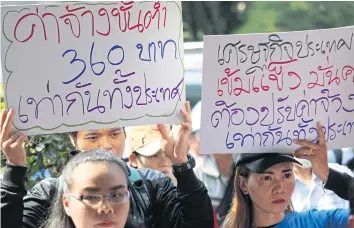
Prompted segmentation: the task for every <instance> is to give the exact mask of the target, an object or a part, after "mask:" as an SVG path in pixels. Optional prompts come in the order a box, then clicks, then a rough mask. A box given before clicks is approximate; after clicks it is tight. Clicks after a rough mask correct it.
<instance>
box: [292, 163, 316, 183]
mask: <svg viewBox="0 0 354 228" xmlns="http://www.w3.org/2000/svg"><path fill="white" fill-rule="evenodd" d="M294 173H295V174H296V176H297V177H298V178H299V179H300V181H301V182H302V183H304V184H306V185H307V186H308V187H311V183H312V169H311V168H300V167H297V168H294Z"/></svg>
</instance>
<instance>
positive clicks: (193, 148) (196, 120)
mask: <svg viewBox="0 0 354 228" xmlns="http://www.w3.org/2000/svg"><path fill="white" fill-rule="evenodd" d="M191 118H192V134H191V136H190V139H189V146H188V151H189V153H190V154H191V155H192V156H193V157H194V158H195V159H197V158H199V157H200V156H202V155H201V154H200V133H199V130H200V122H201V120H200V118H201V102H200V101H199V102H198V103H197V104H195V105H194V107H193V109H192V112H191Z"/></svg>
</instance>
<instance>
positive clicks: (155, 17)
mask: <svg viewBox="0 0 354 228" xmlns="http://www.w3.org/2000/svg"><path fill="white" fill-rule="evenodd" d="M144 4H151V3H149V2H147V3H145V2H144V3H142V2H141V3H135V2H132V1H130V2H121V6H115V5H104V6H102V7H99V8H98V9H95V11H96V12H93V11H94V8H92V7H89V6H88V4H86V3H79V4H75V5H76V6H72V5H66V6H65V10H64V13H62V14H60V15H58V14H59V13H57V12H59V11H58V10H57V7H56V8H51V7H50V8H49V7H48V9H47V8H46V9H45V10H43V11H44V12H40V9H39V7H36V9H35V12H28V13H26V14H24V15H23V16H21V17H20V18H19V19H18V20H17V22H16V24H15V27H14V30H13V36H14V38H15V40H16V41H17V42H21V43H25V42H28V41H29V40H31V39H32V38H33V37H34V33H35V32H38V33H42V34H43V39H44V40H45V41H47V40H48V36H47V27H51V26H53V24H52V22H53V20H54V21H55V25H56V31H57V42H58V43H60V41H61V31H62V30H63V29H67V28H65V26H69V28H70V31H71V33H72V35H73V37H75V38H80V37H81V35H82V34H81V27H82V22H83V20H85V18H87V17H89V19H90V27H91V34H90V35H91V36H95V35H96V34H97V35H99V36H109V35H110V34H111V32H112V31H113V30H118V32H127V31H138V32H139V33H143V32H145V31H148V30H149V29H151V28H154V29H157V30H160V29H161V28H165V27H166V23H167V7H162V6H161V3H160V2H155V3H154V4H151V5H152V6H151V9H148V8H144V9H139V8H138V7H139V5H140V6H143V5H144ZM78 5H82V6H78ZM117 5H119V3H117ZM53 9H55V11H51V10H53ZM145 9H146V10H145ZM133 10H134V12H133ZM134 14H137V16H136V17H135V15H134ZM48 16H50V17H48ZM50 18H52V20H50ZM99 18H102V19H104V20H105V21H106V22H105V23H106V26H104V27H102V25H101V24H100V28H97V26H95V25H96V24H97V20H98V19H99ZM132 18H134V19H132ZM135 18H136V19H135ZM29 20H30V22H28V21H29ZM133 20H134V21H133ZM86 21H87V19H86ZM28 24H30V26H31V27H30V29H28V28H26V26H28ZM95 27H96V30H95ZM24 31H26V32H24ZM27 31H29V32H27ZM23 33H25V35H21V36H22V37H19V34H23ZM85 35H86V34H85Z"/></svg>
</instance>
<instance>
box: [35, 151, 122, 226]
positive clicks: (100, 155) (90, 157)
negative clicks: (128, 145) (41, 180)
mask: <svg viewBox="0 0 354 228" xmlns="http://www.w3.org/2000/svg"><path fill="white" fill-rule="evenodd" d="M87 162H93V163H100V162H109V163H113V164H116V165H118V166H119V167H120V169H122V170H123V172H124V174H125V176H126V180H127V182H128V171H127V169H126V165H125V163H124V162H123V161H122V160H121V159H120V158H119V157H118V156H117V155H115V154H114V153H112V152H110V151H108V150H104V149H94V150H90V151H87V152H84V153H78V154H77V155H76V156H74V157H73V158H72V159H71V160H70V161H69V162H68V164H67V165H66V166H65V168H64V170H63V174H62V177H60V178H64V181H63V185H64V186H63V188H62V189H59V190H58V192H57V194H56V197H55V199H54V203H53V205H52V207H51V209H50V213H49V216H48V220H47V221H46V222H45V223H44V224H43V225H42V226H41V227H42V228H75V226H74V223H73V221H72V219H71V218H70V217H69V216H68V215H67V214H66V213H65V210H64V206H63V203H62V198H63V195H64V193H65V191H67V190H68V189H70V186H71V184H72V174H73V171H74V169H75V168H76V167H78V166H79V165H81V164H84V163H87ZM58 181H61V180H60V179H59V180H58Z"/></svg>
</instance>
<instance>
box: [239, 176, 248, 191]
mask: <svg viewBox="0 0 354 228" xmlns="http://www.w3.org/2000/svg"><path fill="white" fill-rule="evenodd" d="M238 185H239V187H240V189H241V191H242V193H243V194H245V195H248V187H247V180H246V178H244V177H242V176H240V178H239V183H238Z"/></svg>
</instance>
